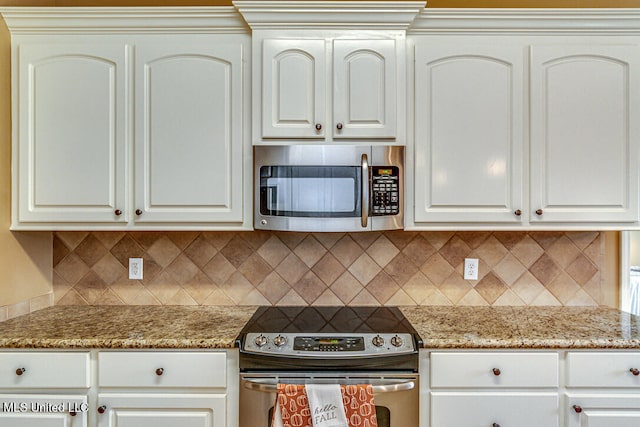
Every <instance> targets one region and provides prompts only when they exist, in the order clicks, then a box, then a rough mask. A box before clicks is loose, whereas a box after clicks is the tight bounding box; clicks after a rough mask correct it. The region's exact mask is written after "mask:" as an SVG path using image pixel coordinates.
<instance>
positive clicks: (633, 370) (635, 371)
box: [629, 368, 640, 377]
mask: <svg viewBox="0 0 640 427" xmlns="http://www.w3.org/2000/svg"><path fill="white" fill-rule="evenodd" d="M629 372H631V373H632V374H633V375H635V376H636V377H637V376H638V375H640V371H639V370H637V369H636V368H631V369H629Z"/></svg>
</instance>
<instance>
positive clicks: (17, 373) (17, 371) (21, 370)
mask: <svg viewBox="0 0 640 427" xmlns="http://www.w3.org/2000/svg"><path fill="white" fill-rule="evenodd" d="M25 372H27V370H26V369H25V368H18V369H16V375H18V376H20V375H22V374H24V373H25Z"/></svg>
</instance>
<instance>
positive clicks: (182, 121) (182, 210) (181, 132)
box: [134, 36, 243, 223]
mask: <svg viewBox="0 0 640 427" xmlns="http://www.w3.org/2000/svg"><path fill="white" fill-rule="evenodd" d="M176 38H178V39H179V37H176ZM242 48H243V46H242V44H240V43H237V42H234V41H233V40H225V39H224V36H222V37H221V36H217V37H216V39H215V40H201V41H191V42H190V41H189V40H184V41H182V43H179V40H177V41H176V42H174V43H171V44H167V43H166V42H164V43H163V41H162V40H160V39H158V40H152V41H146V42H145V43H143V44H139V45H137V46H136V55H135V69H136V78H135V81H136V102H135V107H136V121H135V129H136V133H135V134H136V144H135V164H134V169H135V207H134V209H135V212H134V215H135V221H136V223H146V222H187V221H190V222H202V223H206V222H211V221H228V222H239V223H241V222H242V219H243V209H242V207H243V206H242V204H243V198H242V194H243V193H242V183H243V176H242V170H243V160H242V158H243V144H242V120H241V118H242V60H243V51H242Z"/></svg>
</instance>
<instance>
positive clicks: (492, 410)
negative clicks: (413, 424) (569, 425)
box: [431, 392, 559, 427]
mask: <svg viewBox="0 0 640 427" xmlns="http://www.w3.org/2000/svg"><path fill="white" fill-rule="evenodd" d="M558 415H559V411H558V395H557V394H556V393H494V392H489V393H440V392H436V393H431V427H487V426H491V425H494V423H495V424H497V425H500V426H518V427H541V426H544V427H557V426H558Z"/></svg>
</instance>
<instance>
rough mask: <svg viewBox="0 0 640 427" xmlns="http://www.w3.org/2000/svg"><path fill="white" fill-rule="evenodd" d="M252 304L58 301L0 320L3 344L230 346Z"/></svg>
mask: <svg viewBox="0 0 640 427" xmlns="http://www.w3.org/2000/svg"><path fill="white" fill-rule="evenodd" d="M255 309H256V308H255V307H248V306H224V307H211V306H197V307H195V306H54V307H50V308H46V309H44V310H40V311H36V312H34V313H31V314H27V315H24V316H20V317H16V318H14V319H10V320H7V321H5V322H1V323H0V348H3V347H4V348H61V349H70V348H123V349H124V348H184V349H187V348H232V347H233V346H234V343H235V339H236V337H237V336H238V334H239V333H240V330H241V329H242V327H243V326H244V325H245V323H247V321H248V320H249V319H250V318H251V316H252V315H253V313H254V311H255Z"/></svg>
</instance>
